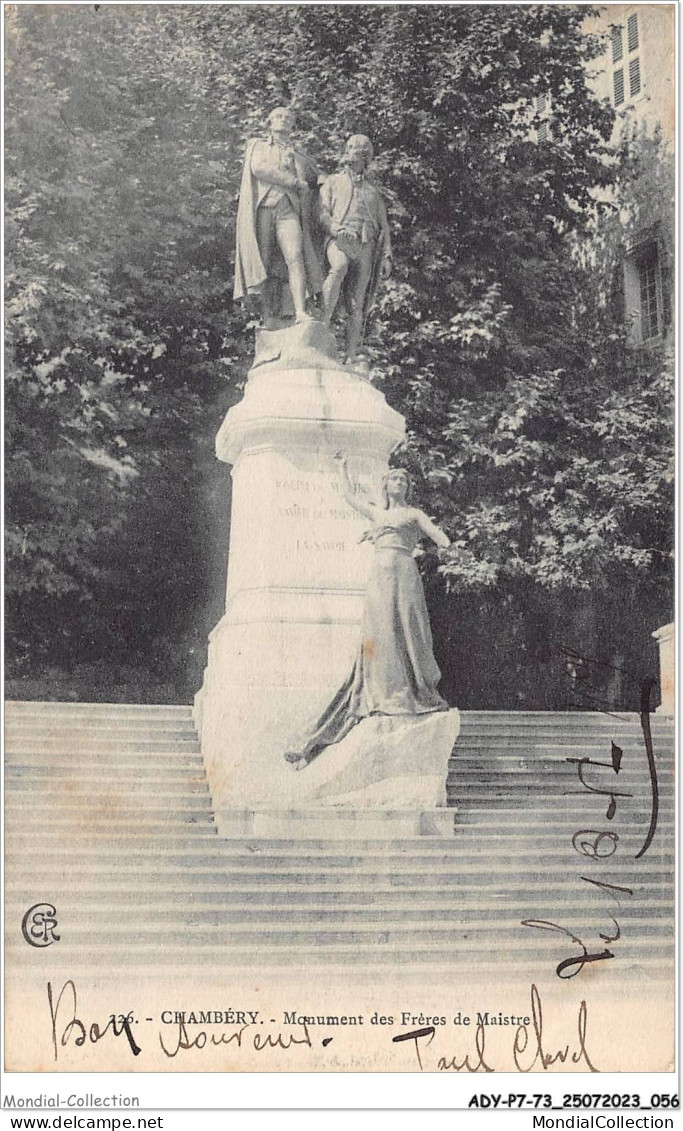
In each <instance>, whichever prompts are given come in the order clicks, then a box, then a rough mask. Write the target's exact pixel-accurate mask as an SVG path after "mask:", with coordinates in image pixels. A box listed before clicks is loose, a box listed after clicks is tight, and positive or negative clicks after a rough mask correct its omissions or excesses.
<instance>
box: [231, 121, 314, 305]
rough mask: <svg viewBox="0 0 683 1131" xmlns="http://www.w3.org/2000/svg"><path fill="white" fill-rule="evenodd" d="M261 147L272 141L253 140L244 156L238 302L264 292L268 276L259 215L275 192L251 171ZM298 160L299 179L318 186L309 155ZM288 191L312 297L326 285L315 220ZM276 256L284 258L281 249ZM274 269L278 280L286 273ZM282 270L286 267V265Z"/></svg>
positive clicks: (237, 250) (239, 213)
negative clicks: (258, 227)
mask: <svg viewBox="0 0 683 1131" xmlns="http://www.w3.org/2000/svg"><path fill="white" fill-rule="evenodd" d="M259 143H262V144H264V145H267V144H268V140H267V139H265V138H256V137H252V138H250V139H249V141H248V142H247V147H246V150H245V154H244V167H243V169H242V184H241V186H240V196H239V204H238V206H237V227H236V240H235V244H236V247H235V288H234V292H233V295H234V298H235V299H241V298H245V297H246V296H247V295H248V294H255V293H258V292H260V290H261V288H262V286H263V284H264V282H265V281H266V278H267V276H268V272H267V271H266V266H265V264H264V262H263V260H262V258H261V252H260V249H259V245H258V240H257V238H256V212H257V209H258V207H259V205H260V204H261V202H262V200H263V199H264V197H265V196H266V194H267V192H268V190H269V189H270V188H271V184H270V183H269V182H268V183H267V182H265V181H259V180H258V178H257V177H256V176H255V175H254V173H252V170H251V164H252V157H253V153H254V148H255V146H256V145H258V144H259ZM294 160H295V163H296V168H297V175H298V176H300V177H301V178H302V179H305V180H308V181H309V182H310V181H311V180H312V182H313V184H314V185H315V183H316V180H317V171H316V170H315V167H314V165H313V163H312V162H311V161H310V159H309V158H308V157H307V156H306V155H305V154H303V153H300V152H298V151H297V150H295V151H294ZM285 191H286V193H287V196H288V197H289V200H290V202H291V204H292V207H293V208H294V210H295V212H296V213H297V215H298V216H299V221H300V223H301V231H302V235H303V256H304V267H305V269H306V281H307V287H308V292H309V294H311V295H314V294H317V293H318V292H319V291H320V290H321V289H322V282H323V281H322V272H321V268H320V263H319V260H318V256H317V255H316V252H315V248H314V245H313V239H312V236H311V218H310V215H308V213H307V210H306V209H304V208H302V207H301V201H300V200H299V196H298V194H297V193H296V192H295V191H293V190H285ZM276 254H277V256H278V257H279V258H282V257H281V254H280V252H279V248H278V249H277V253H276ZM270 266H271V274H273V273H277V274H278V276H280V275H282V274H283V273H282V270H280V271H278V272H274V271H273V265H272V264H271V265H270ZM282 267H284V261H283V263H282ZM283 278H284V280H285V281H286V279H287V271H286V268H285V269H284V274H283Z"/></svg>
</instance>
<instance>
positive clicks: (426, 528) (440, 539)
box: [415, 510, 451, 550]
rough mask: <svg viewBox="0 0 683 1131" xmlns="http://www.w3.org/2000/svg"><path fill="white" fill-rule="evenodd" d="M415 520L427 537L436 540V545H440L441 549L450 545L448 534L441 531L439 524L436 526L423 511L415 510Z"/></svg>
mask: <svg viewBox="0 0 683 1131" xmlns="http://www.w3.org/2000/svg"><path fill="white" fill-rule="evenodd" d="M415 521H416V522H417V524H418V526H419V527H420V530H422V531H423V533H424V534H426V535H427V537H428V538H431V540H432V542H436V544H437V546H440V547H441V549H442V550H445V549H447V547H448V546H450V544H451V540H450V538H449V537H448V535H447V534H445V533H444V532H443V530H442V529H441V527H440V526H437V525H436V524H435V523H433V522H432V520H431V519H429V518H427V515H426V514H425V513H424V511H419V510H416V511H415Z"/></svg>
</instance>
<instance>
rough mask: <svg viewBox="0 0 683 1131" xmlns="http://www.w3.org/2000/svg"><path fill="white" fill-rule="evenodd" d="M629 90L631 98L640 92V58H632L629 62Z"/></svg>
mask: <svg viewBox="0 0 683 1131" xmlns="http://www.w3.org/2000/svg"><path fill="white" fill-rule="evenodd" d="M628 92H629V94H630V96H631V98H635V96H636V94H640V59H639V58H638V57H636V58H635V59H631V60H630V61H629V64H628Z"/></svg>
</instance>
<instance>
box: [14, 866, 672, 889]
mask: <svg viewBox="0 0 683 1131" xmlns="http://www.w3.org/2000/svg"><path fill="white" fill-rule="evenodd" d="M579 868H580V865H579V867H577V868H576V872H575V873H573V874H572V883H573V886H574V889H575V888H576V886H577V885H579V884H581V880H580V876H581V875H582V874H583V873H582V872H580V871H579ZM12 873H13V874H12V875H11V877H9V876H8V881H9V882H10V883H11V884H12V885H14V886H15V887H16V886H17V885H20V886H21V888H22V890H26V889H27V888H30V889H31V890H35V888H36V886H38V884H39V883H40V886H42V887H43V888H45V887H46V886H51V885H52V886H54V887H55V889H56V887H57V885H58V884H59V880H60V877H61V878H62V879H63V880H65V881H68V886H69V887H73V888H74V890H75V889H76V887H77V886H78V887H83V886H85V887H89V886H93V885H100V888H101V889H102V888H104V886H113V887H117V886H118V885H120V884H121V882H122V879H123V877H128V882H129V883H130V882H132V881H131V877H135V880H134V882H135V883H140V884H142V883H143V880H144V882H145V883H146V884H147V885H148V886H152V885H153V886H156V887H159V888H161V887H162V886H164V885H167V886H169V887H173V886H174V884H180V883H181V881H182V882H183V883H185V884H188V883H189V884H190V885H191V886H192V889H193V890H195V889H196V888H199V887H202V886H207V887H214V886H216V885H219V886H221V887H223V888H224V890H226V891H227V890H228V889H229V888H234V887H239V886H244V885H245V884H246V885H247V890H248V886H249V885H253V886H254V887H263V886H266V887H267V886H269V885H282V884H284V885H292V884H294V885H296V884H302V885H303V884H306V885H309V884H310V885H319V886H321V887H334V888H336V889H337V890H342V889H343V888H344V887H345V885H349V886H351V887H354V886H356V885H370V886H382V887H386V886H395V887H396V888H400V887H403V888H405V887H408V888H410V887H415V886H418V885H419V883H420V878H421V876H422V877H423V873H421V872H420V871H419V870H418V869H416V868H414V867H413V868H412V869H411V868H407V867H402V868H393V869H389V868H382V867H381V865H379V864H378V865H376V866H375V867H370V866H368V867H363V868H360V867H359V868H344V867H343V866H334V867H330V868H327V869H326V870H325V871H320V870H316V868H315V866H314V865H313V864H312V865H311V866H310V867H309V868H303V867H300V868H299V869H291V868H289V869H288V868H286V867H281V868H277V867H273V868H270V869H269V870H266V869H263V870H252V871H249V870H247V869H239V868H233V867H232V866H231V864H228V863H226V864H224V865H222V866H221V867H220V868H219V869H216V868H211V867H210V866H208V867H201V866H200V865H196V866H189V865H188V866H187V867H176V868H171V867H168V866H164V865H162V864H159V865H158V866H156V867H155V866H153V865H147V866H144V865H141V866H139V867H136V865H135V863H134V862H130V863H129V865H128V866H127V867H126V866H123V865H119V866H118V867H117V868H116V869H115V870H113V869H110V870H106V869H104V868H102V869H100V868H94V867H89V868H86V869H80V868H74V867H73V865H71V864H68V863H67V864H65V865H59V864H55V865H54V866H52V867H50V868H47V867H45V868H41V869H40V875H39V876H38V875H37V874H36V870H35V869H31V868H15V869H12ZM620 874H621V873H620ZM483 879H485V882H486V885H488V886H489V887H493V886H494V885H496V884H500V885H502V887H503V888H504V889H505V890H507V887H508V885H514V884H517V885H518V884H519V869H518V868H514V867H510V868H509V869H508V870H507V871H504V870H494V869H491V868H486V867H478V868H477V867H473V866H470V867H469V868H468V869H467V873H465V874H462V875H455V874H454V873H453V872H452V871H450V870H449V869H448V868H443V867H439V866H436V865H435V866H434V867H433V869H432V870H431V875H430V881H431V883H430V885H429V886H431V887H432V888H433V889H434V890H439V888H441V889H442V890H445V889H453V888H455V889H457V888H459V887H465V886H467V885H468V884H469V886H472V885H473V884H475V883H476V882H478V883H479V884H480V885H481V883H482V880H483ZM629 879H631V880H632V883H631V884H630V885H629V884H627V885H626V886H633V884H634V883H637V884H638V885H646V884H650V885H652V886H653V887H654V886H655V885H657V886H658V887H664V888H665V889H668V888H670V886H671V884H672V869H671V868H670V867H665V866H659V865H658V864H656V863H653V864H648V866H647V869H645V868H643V869H639V870H638V873H637V877H631V876H629ZM617 882H619V881H617ZM533 883H534V885H539V884H541V885H545V886H544V888H543V890H544V891H547V892H550V891H555V892H557V891H559V890H565V889H566V887H567V884H566V883H565V882H564V874H563V872H562V871H559V872H558V871H556V870H553V869H552V868H550V867H547V866H543V865H541V866H538V867H535V868H534V869H533ZM529 890H531V889H529Z"/></svg>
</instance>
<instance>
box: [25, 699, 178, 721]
mask: <svg viewBox="0 0 683 1131" xmlns="http://www.w3.org/2000/svg"><path fill="white" fill-rule="evenodd" d="M36 714H38V715H42V714H49V715H52V714H54V715H74V716H76V715H83V716H86V717H90V716H92V717H94V716H96V715H111V716H112V718H119V717H120V716H122V715H123V716H128V715H129V716H131V717H132V718H143V717H144V718H146V717H149V718H152V719H158V718H159V717H160V716H162V715H168V718H169V719H191V718H192V706H191V705H190V704H189V703H188V704H184V703H182V704H177V703H83V702H79V703H67V702H64V701H63V700H57V699H54V700H53V699H43V700H39V699H8V700H6V702H5V717H6V718H14V717H15V716H17V715H22V716H23V715H36Z"/></svg>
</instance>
